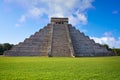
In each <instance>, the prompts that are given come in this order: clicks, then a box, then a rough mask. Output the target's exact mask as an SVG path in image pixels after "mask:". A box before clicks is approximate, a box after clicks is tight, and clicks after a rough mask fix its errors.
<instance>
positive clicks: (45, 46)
mask: <svg viewBox="0 0 120 80" xmlns="http://www.w3.org/2000/svg"><path fill="white" fill-rule="evenodd" d="M57 20H58V21H59V19H58V18H57ZM60 20H62V19H61V18H60ZM66 20H67V19H65V20H63V22H64V21H65V22H66ZM53 21H54V19H53ZM4 55H6V56H72V57H73V56H76V57H77V56H110V55H113V54H112V52H110V51H108V50H107V49H106V48H104V47H103V46H101V45H100V44H97V43H95V42H94V40H92V39H90V38H89V37H88V36H85V35H84V33H82V32H80V31H79V30H77V29H75V27H73V26H72V25H71V24H52V23H51V24H48V25H47V26H46V27H44V28H43V29H41V30H39V31H38V32H36V33H35V34H34V35H31V36H30V37H29V38H26V39H25V40H24V41H23V42H20V43H19V44H18V45H16V46H14V47H13V48H12V49H11V50H9V51H6V52H5V53H4Z"/></svg>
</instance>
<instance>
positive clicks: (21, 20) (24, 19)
mask: <svg viewBox="0 0 120 80" xmlns="http://www.w3.org/2000/svg"><path fill="white" fill-rule="evenodd" d="M25 21H26V16H25V15H22V16H21V17H20V19H19V22H20V23H23V22H25Z"/></svg>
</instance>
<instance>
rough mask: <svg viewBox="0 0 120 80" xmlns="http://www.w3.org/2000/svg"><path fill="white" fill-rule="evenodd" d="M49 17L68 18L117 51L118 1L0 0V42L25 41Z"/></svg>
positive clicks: (119, 9)
mask: <svg viewBox="0 0 120 80" xmlns="http://www.w3.org/2000/svg"><path fill="white" fill-rule="evenodd" d="M50 17H68V18H69V23H71V24H72V25H73V26H75V27H76V28H77V29H79V30H80V31H81V32H84V33H85V34H86V35H88V36H89V37H90V38H91V39H94V40H95V42H97V43H101V44H108V45H109V46H110V47H112V48H113V47H116V48H120V31H119V30H120V0H0V43H12V44H18V43H19V42H22V41H24V39H25V38H28V37H29V36H30V35H31V34H34V33H35V32H36V31H38V30H39V29H41V28H43V27H44V26H46V25H47V24H48V23H49V22H50Z"/></svg>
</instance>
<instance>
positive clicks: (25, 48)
mask: <svg viewBox="0 0 120 80" xmlns="http://www.w3.org/2000/svg"><path fill="white" fill-rule="evenodd" d="M51 28H52V27H51V24H48V25H47V26H46V27H44V28H43V29H41V30H40V31H39V32H36V33H35V34H34V35H31V36H30V38H26V39H25V40H24V42H20V43H19V44H18V45H17V46H14V47H13V48H12V49H11V50H9V51H6V52H5V53H4V55H7V56H48V51H49V49H48V48H49V45H50V42H51V40H50V36H51Z"/></svg>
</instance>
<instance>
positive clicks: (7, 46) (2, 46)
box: [0, 43, 13, 55]
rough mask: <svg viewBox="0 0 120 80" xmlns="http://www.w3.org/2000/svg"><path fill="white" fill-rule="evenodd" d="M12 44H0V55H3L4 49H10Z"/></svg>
mask: <svg viewBox="0 0 120 80" xmlns="http://www.w3.org/2000/svg"><path fill="white" fill-rule="evenodd" d="M12 46H13V44H9V43H4V44H0V55H3V53H4V51H6V50H10V49H11V48H12Z"/></svg>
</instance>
